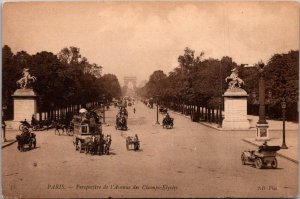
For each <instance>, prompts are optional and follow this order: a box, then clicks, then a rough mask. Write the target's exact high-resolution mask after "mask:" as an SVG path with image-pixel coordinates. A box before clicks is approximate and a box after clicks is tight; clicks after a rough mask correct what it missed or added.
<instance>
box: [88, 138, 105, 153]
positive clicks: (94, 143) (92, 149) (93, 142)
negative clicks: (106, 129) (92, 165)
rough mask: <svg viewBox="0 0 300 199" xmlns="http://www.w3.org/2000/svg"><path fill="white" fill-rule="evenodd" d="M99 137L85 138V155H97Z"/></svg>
mask: <svg viewBox="0 0 300 199" xmlns="http://www.w3.org/2000/svg"><path fill="white" fill-rule="evenodd" d="M100 139H101V138H100V137H96V136H94V135H93V136H92V137H87V138H86V139H85V154H88V153H90V154H92V155H95V154H97V153H98V146H99V144H100Z"/></svg>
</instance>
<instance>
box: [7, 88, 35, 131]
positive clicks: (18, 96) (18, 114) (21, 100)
mask: <svg viewBox="0 0 300 199" xmlns="http://www.w3.org/2000/svg"><path fill="white" fill-rule="evenodd" d="M12 96H13V99H14V120H13V123H14V124H12V128H13V129H17V128H18V126H19V125H20V121H23V120H25V119H26V120H27V121H28V122H29V123H30V121H31V117H32V115H35V114H36V112H37V105H36V97H37V95H36V94H35V92H34V91H33V90H32V89H17V90H16V91H15V92H14V94H13V95H12Z"/></svg>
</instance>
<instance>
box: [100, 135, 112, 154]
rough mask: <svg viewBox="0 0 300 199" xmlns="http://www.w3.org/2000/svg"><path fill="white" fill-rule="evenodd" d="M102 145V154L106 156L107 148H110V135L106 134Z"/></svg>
mask: <svg viewBox="0 0 300 199" xmlns="http://www.w3.org/2000/svg"><path fill="white" fill-rule="evenodd" d="M103 140H104V145H103V153H102V154H106V155H109V148H110V145H111V141H112V139H111V135H110V134H108V135H106V136H105V137H104V138H103Z"/></svg>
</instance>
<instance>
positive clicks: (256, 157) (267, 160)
mask: <svg viewBox="0 0 300 199" xmlns="http://www.w3.org/2000/svg"><path fill="white" fill-rule="evenodd" d="M278 150H280V146H268V145H267V143H266V142H265V143H264V144H263V145H261V146H259V147H258V149H257V150H245V151H244V152H243V153H242V155H241V160H242V164H243V165H245V164H251V165H254V166H255V167H256V168H258V169H261V168H263V167H267V166H271V168H273V169H276V168H277V166H278V162H277V159H276V154H277V151H278Z"/></svg>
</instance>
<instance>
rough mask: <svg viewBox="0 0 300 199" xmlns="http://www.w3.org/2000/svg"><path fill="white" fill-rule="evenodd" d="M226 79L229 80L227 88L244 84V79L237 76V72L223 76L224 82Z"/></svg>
mask: <svg viewBox="0 0 300 199" xmlns="http://www.w3.org/2000/svg"><path fill="white" fill-rule="evenodd" d="M228 80H231V81H230V82H229V83H228V86H229V88H235V87H239V88H240V87H241V86H242V85H244V81H243V80H242V79H241V78H239V77H238V76H237V74H235V73H232V74H231V75H230V76H229V77H226V78H225V81H226V82H227V81H228Z"/></svg>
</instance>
